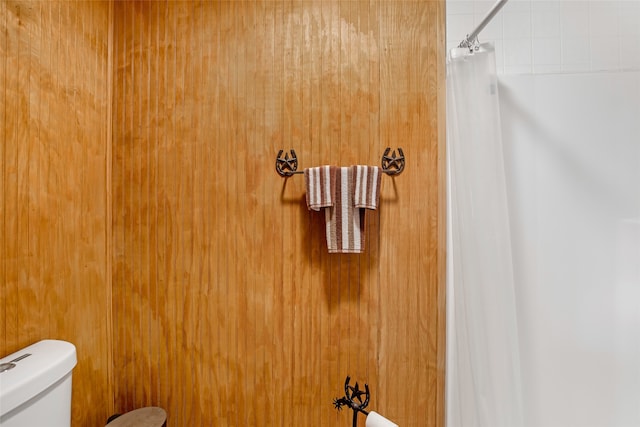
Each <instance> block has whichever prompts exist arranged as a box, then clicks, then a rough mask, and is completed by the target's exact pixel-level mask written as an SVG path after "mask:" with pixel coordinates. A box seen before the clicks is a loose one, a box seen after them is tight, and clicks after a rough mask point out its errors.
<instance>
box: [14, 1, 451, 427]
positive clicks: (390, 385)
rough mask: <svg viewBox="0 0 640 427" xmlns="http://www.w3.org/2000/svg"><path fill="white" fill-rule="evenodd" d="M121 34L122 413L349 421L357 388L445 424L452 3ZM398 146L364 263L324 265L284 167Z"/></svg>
mask: <svg viewBox="0 0 640 427" xmlns="http://www.w3.org/2000/svg"><path fill="white" fill-rule="evenodd" d="M114 22H115V30H114V33H115V41H114V49H115V52H114V58H115V65H114V72H115V76H114V112H113V113H114V120H113V138H114V150H113V202H114V215H113V245H114V254H115V256H114V260H113V266H114V271H113V309H114V311H113V318H114V324H113V329H114V352H115V353H114V360H115V361H116V362H117V364H118V369H117V370H115V371H114V375H115V398H116V406H117V409H118V410H120V411H124V410H130V409H133V408H136V407H139V406H145V405H158V406H161V407H163V408H165V409H166V410H167V413H168V418H169V424H170V425H177V426H185V425H190V426H208V425H227V426H240V425H281V426H291V425H297V424H299V423H301V422H304V423H306V424H309V425H317V426H327V425H348V423H349V422H350V415H348V414H347V413H345V412H342V413H338V412H336V411H335V410H334V409H333V407H332V405H331V402H332V400H333V399H334V398H336V397H339V396H340V395H341V390H342V385H343V382H344V378H345V376H346V375H351V376H352V378H353V381H355V380H358V381H359V382H360V383H361V384H362V383H363V382H367V383H368V384H369V385H370V387H371V389H372V393H373V398H372V401H371V404H370V408H371V409H373V410H376V411H378V412H380V413H382V414H384V415H385V416H387V417H388V418H391V419H393V420H394V421H395V422H397V423H398V424H400V425H402V426H443V425H444V415H443V413H444V412H443V409H444V399H443V395H444V394H443V393H444V319H445V315H444V252H445V248H444V115H443V113H442V112H443V111H444V1H440V0H439V1H393V2H392V1H375V0H372V1H357V2H356V1H319V0H318V1H300V0H288V1H264V2H261V1H251V2H242V1H215V2H213V1H212V2H206V1H205V2H196V1H190V2H171V1H168V2H116V3H115V20H114ZM386 146H391V147H399V146H400V147H403V149H404V152H405V154H406V155H407V160H408V164H407V168H406V170H405V172H404V173H403V174H402V175H400V176H399V177H396V178H390V177H383V184H382V198H381V206H380V208H379V210H378V211H375V212H371V213H369V214H368V218H367V221H368V229H367V250H366V252H365V253H364V254H362V255H329V254H328V253H327V251H326V247H325V241H324V235H323V217H322V215H321V214H316V213H311V212H309V211H307V209H306V206H305V204H304V182H303V179H302V178H301V177H299V176H298V177H293V178H291V179H288V180H283V179H282V178H280V177H279V176H278V175H277V174H276V173H275V172H274V170H273V164H274V160H275V154H276V153H277V151H278V150H279V149H285V150H289V149H291V148H293V149H295V150H296V152H297V154H298V156H299V159H300V163H301V167H308V166H315V165H320V164H335V165H349V164H356V163H366V164H379V161H380V155H381V154H382V152H383V151H384V148H385V147H386ZM5 155H6V154H5ZM6 175H7V174H6V173H5V176H6ZM3 268H4V269H5V271H8V269H9V266H8V265H6V264H5V266H3ZM361 425H364V419H362V423H361Z"/></svg>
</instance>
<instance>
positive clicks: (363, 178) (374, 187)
mask: <svg viewBox="0 0 640 427" xmlns="http://www.w3.org/2000/svg"><path fill="white" fill-rule="evenodd" d="M352 168H353V172H352V173H353V174H354V175H355V177H356V186H355V195H354V198H353V199H354V203H355V206H356V207H357V208H367V209H377V207H378V201H379V199H380V176H381V175H382V174H381V173H380V168H379V167H377V166H362V165H357V166H352Z"/></svg>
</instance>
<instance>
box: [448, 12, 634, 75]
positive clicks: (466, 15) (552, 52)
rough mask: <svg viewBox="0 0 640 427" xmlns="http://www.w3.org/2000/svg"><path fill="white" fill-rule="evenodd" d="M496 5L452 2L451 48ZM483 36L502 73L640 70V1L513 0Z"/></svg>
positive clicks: (449, 41)
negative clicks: (491, 49)
mask: <svg viewBox="0 0 640 427" xmlns="http://www.w3.org/2000/svg"><path fill="white" fill-rule="evenodd" d="M494 3H495V1H486V0H447V46H448V47H449V48H452V47H455V46H457V45H458V43H460V41H461V40H462V39H463V38H464V36H465V35H466V34H467V33H469V32H471V31H472V30H473V29H474V28H475V26H476V25H477V24H478V23H479V22H480V21H481V20H482V18H483V17H484V16H485V15H486V13H487V12H488V11H489V10H490V9H491V7H492V6H493V4H494ZM479 38H480V41H481V42H487V41H488V42H493V43H494V44H495V46H496V61H497V66H498V72H499V73H500V74H520V73H573V72H589V71H621V70H640V0H510V1H509V2H508V3H507V4H506V5H505V6H504V8H503V9H502V10H501V11H500V12H499V14H498V15H497V16H496V17H495V18H494V19H493V21H491V23H490V24H489V25H488V26H487V27H486V28H485V29H484V30H483V31H482V33H480V36H479Z"/></svg>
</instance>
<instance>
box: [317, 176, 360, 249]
mask: <svg viewBox="0 0 640 427" xmlns="http://www.w3.org/2000/svg"><path fill="white" fill-rule="evenodd" d="M336 169H337V170H336V174H335V200H334V205H333V207H332V208H329V209H326V210H325V223H326V229H327V230H326V231H327V247H328V248H329V252H330V253H356V254H359V253H362V252H363V251H364V234H363V233H362V224H363V221H362V220H363V218H362V217H361V216H362V214H363V211H362V209H358V208H356V207H355V205H354V203H353V196H354V188H355V176H354V174H353V171H354V169H353V167H342V168H336Z"/></svg>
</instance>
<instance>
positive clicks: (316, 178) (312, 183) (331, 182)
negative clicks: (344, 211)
mask: <svg viewBox="0 0 640 427" xmlns="http://www.w3.org/2000/svg"><path fill="white" fill-rule="evenodd" d="M336 169H337V168H336V167H335V166H318V167H315V168H308V169H305V170H304V182H305V186H306V189H307V207H308V208H309V209H313V210H314V211H319V210H320V209H321V208H326V207H329V206H333V198H334V195H335V173H336ZM332 174H333V175H332Z"/></svg>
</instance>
